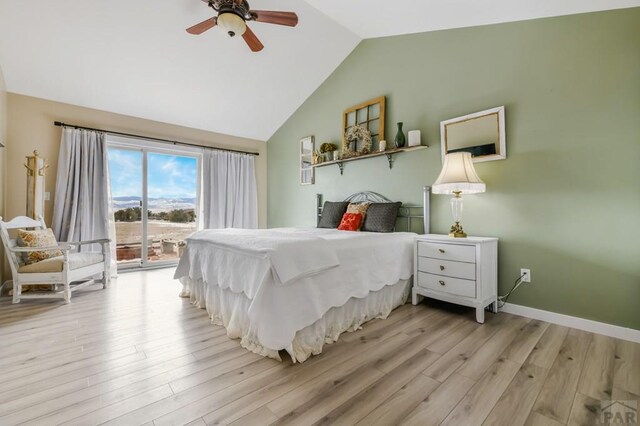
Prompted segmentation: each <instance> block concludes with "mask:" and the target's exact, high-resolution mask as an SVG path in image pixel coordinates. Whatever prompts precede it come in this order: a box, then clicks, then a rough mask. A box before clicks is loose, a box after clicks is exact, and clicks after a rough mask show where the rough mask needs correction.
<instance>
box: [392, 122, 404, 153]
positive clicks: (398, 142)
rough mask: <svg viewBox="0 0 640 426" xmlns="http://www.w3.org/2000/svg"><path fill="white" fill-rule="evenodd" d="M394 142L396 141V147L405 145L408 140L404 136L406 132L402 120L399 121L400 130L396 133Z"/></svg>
mask: <svg viewBox="0 0 640 426" xmlns="http://www.w3.org/2000/svg"><path fill="white" fill-rule="evenodd" d="M394 142H395V143H396V148H402V147H404V145H405V143H406V142H407V139H406V138H405V137H404V133H403V132H402V122H400V123H398V132H397V133H396V138H395V140H394Z"/></svg>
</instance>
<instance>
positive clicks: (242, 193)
mask: <svg viewBox="0 0 640 426" xmlns="http://www.w3.org/2000/svg"><path fill="white" fill-rule="evenodd" d="M203 163H204V164H203V167H202V178H203V185H202V190H203V198H202V201H203V218H204V220H203V223H204V227H205V228H249V229H253V228H257V227H258V192H257V189H256V172H255V158H254V156H253V155H248V154H240V153H235V152H227V151H215V150H205V152H204V160H203Z"/></svg>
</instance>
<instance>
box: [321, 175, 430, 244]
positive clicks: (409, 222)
mask: <svg viewBox="0 0 640 426" xmlns="http://www.w3.org/2000/svg"><path fill="white" fill-rule="evenodd" d="M430 194H431V187H429V186H425V187H424V188H423V194H422V205H421V206H420V205H416V204H402V206H400V210H399V211H398V222H404V221H406V230H407V231H411V230H413V229H414V228H413V221H414V220H416V219H422V225H423V227H424V233H425V234H429V233H430V232H431V224H430ZM344 201H348V202H350V203H354V204H357V203H393V201H392V200H390V199H388V198H387V197H385V196H384V195H381V194H378V193H377V192H372V191H362V192H356V193H355V194H351V195H349V196H348V197H347V198H345V199H344ZM323 205H324V201H323V200H322V194H316V226H318V224H319V223H320V218H321V217H322V207H323ZM396 229H397V226H396Z"/></svg>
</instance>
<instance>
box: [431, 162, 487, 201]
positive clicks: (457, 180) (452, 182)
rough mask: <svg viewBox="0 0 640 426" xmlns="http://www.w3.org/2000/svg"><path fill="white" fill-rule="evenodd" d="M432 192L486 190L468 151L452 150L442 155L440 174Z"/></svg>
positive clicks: (477, 191)
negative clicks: (442, 161) (442, 162)
mask: <svg viewBox="0 0 640 426" xmlns="http://www.w3.org/2000/svg"><path fill="white" fill-rule="evenodd" d="M431 191H432V192H433V193H434V194H453V193H455V192H460V193H461V194H477V193H479V192H485V191H486V185H485V184H484V182H483V181H482V179H480V177H479V176H478V174H477V173H476V169H475V168H474V167H473V160H472V158H471V153H469V152H453V153H451V154H447V155H446V156H445V157H444V164H443V165H442V171H441V172H440V176H438V179H437V180H436V181H435V183H434V184H433V186H432V188H431Z"/></svg>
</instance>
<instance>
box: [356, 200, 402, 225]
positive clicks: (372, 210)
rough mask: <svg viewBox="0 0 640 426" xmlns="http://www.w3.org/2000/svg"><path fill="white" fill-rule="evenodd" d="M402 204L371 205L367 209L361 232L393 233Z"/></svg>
mask: <svg viewBox="0 0 640 426" xmlns="http://www.w3.org/2000/svg"><path fill="white" fill-rule="evenodd" d="M401 205H402V203H400V202H398V203H373V204H371V205H370V206H369V208H368V209H367V216H366V217H365V218H364V223H363V224H362V230H363V231H366V232H393V228H394V227H395V226H396V219H397V218H398V210H399V209H400V206H401Z"/></svg>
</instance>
